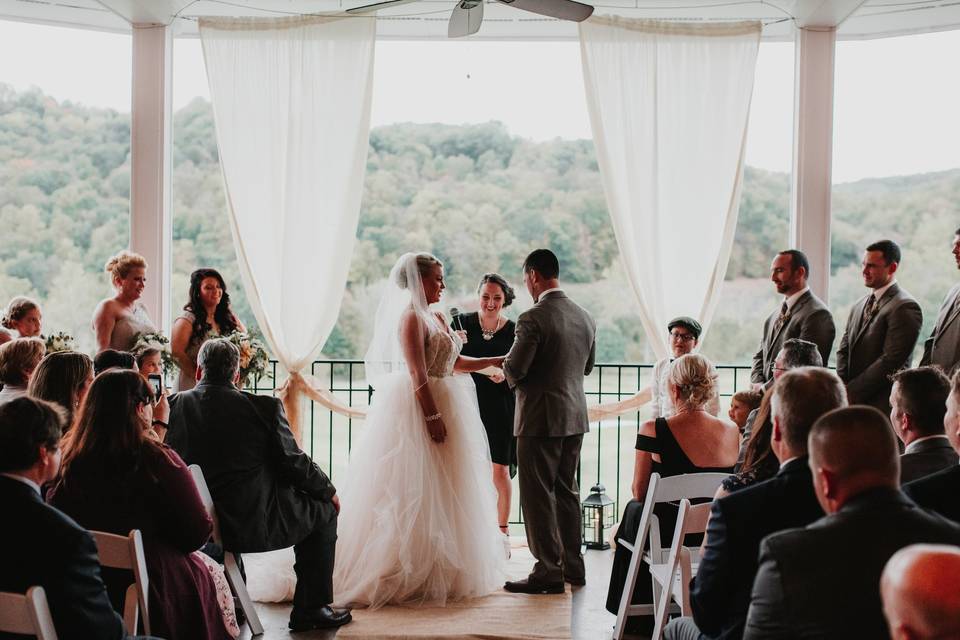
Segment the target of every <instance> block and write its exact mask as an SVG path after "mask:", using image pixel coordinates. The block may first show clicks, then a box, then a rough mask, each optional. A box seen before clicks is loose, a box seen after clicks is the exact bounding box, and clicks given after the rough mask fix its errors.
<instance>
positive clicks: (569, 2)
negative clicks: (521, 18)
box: [497, 0, 593, 22]
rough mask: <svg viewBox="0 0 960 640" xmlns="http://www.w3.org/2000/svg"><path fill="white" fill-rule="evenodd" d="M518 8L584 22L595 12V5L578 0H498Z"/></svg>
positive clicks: (561, 18)
mask: <svg viewBox="0 0 960 640" xmlns="http://www.w3.org/2000/svg"><path fill="white" fill-rule="evenodd" d="M497 2H502V3H503V4H508V5H510V6H511V7H516V8H517V9H523V10H524V11H529V12H530V13H538V14H540V15H542V16H550V17H551V18H559V19H560V20H572V21H573V22H583V21H584V20H586V19H587V18H589V17H590V16H591V15H592V14H593V7H592V6H591V5H589V4H583V3H582V2H576V0H497Z"/></svg>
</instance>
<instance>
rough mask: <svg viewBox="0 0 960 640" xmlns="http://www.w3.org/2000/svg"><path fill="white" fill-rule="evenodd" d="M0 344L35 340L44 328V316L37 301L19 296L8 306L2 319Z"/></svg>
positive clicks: (0, 321) (0, 323)
mask: <svg viewBox="0 0 960 640" xmlns="http://www.w3.org/2000/svg"><path fill="white" fill-rule="evenodd" d="M0 325H2V326H3V328H0V344H4V343H5V342H10V341H11V340H13V339H14V338H35V337H38V336H39V335H40V330H41V329H42V327H43V316H42V314H41V313H40V305H39V304H37V301H36V300H33V299H31V298H27V297H25V296H17V297H16V298H14V299H13V300H11V301H10V304H8V305H7V309H6V311H4V313H3V318H2V319H0Z"/></svg>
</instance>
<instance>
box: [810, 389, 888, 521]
mask: <svg viewBox="0 0 960 640" xmlns="http://www.w3.org/2000/svg"><path fill="white" fill-rule="evenodd" d="M807 447H808V449H809V452H810V468H811V469H812V470H813V476H814V486H815V488H816V490H817V498H818V499H819V500H820V505H821V506H822V507H823V509H824V511H826V512H827V513H834V512H835V511H837V510H838V509H839V508H840V507H842V506H843V504H844V503H846V501H847V500H848V499H849V498H852V497H854V496H856V495H858V494H860V493H862V492H864V491H867V490H869V489H875V488H879V487H886V488H891V489H896V488H897V487H899V486H900V455H899V451H898V449H897V442H896V437H895V436H894V435H893V428H892V427H891V426H890V422H889V421H888V420H887V417H886V416H885V415H883V414H882V413H880V412H879V411H877V410H876V409H874V408H873V407H866V406H862V405H855V406H852V407H845V408H842V409H835V410H833V411H831V412H829V413H827V414H825V415H824V416H823V417H821V418H820V419H819V420H817V422H816V423H814V425H813V428H811V429H810V437H809V439H808V441H807Z"/></svg>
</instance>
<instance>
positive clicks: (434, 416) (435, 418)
mask: <svg viewBox="0 0 960 640" xmlns="http://www.w3.org/2000/svg"><path fill="white" fill-rule="evenodd" d="M442 415H443V414H441V413H435V414H433V415H432V416H427V417H425V418H424V420H426V421H427V422H433V421H434V420H439V419H440V418H441V417H442Z"/></svg>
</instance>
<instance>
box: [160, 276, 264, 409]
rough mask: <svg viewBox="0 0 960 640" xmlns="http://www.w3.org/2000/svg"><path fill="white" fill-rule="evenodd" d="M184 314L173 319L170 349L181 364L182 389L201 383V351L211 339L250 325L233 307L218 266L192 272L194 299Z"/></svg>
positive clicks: (191, 294) (191, 281)
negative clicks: (202, 346) (198, 381)
mask: <svg viewBox="0 0 960 640" xmlns="http://www.w3.org/2000/svg"><path fill="white" fill-rule="evenodd" d="M183 311H184V312H183V314H182V315H181V316H180V317H179V318H177V319H176V320H174V321H173V331H172V333H171V336H170V351H171V352H172V353H173V357H174V358H176V360H177V364H178V365H180V381H179V383H178V384H177V390H178V391H186V390H188V389H193V387H194V386H195V385H196V384H197V352H198V351H199V350H200V345H201V344H203V343H204V341H206V340H208V339H210V338H216V337H220V336H227V335H230V334H231V333H233V332H234V331H241V332H246V328H245V327H244V326H243V323H242V322H240V319H239V318H237V316H236V314H234V313H233V310H232V309H231V308H230V294H229V293H227V285H226V283H225V282H224V281H223V277H222V276H221V275H220V273H219V272H218V271H216V270H215V269H197V270H196V271H194V272H193V273H191V274H190V300H189V301H188V302H187V304H185V305H184V306H183Z"/></svg>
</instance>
